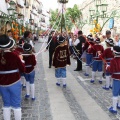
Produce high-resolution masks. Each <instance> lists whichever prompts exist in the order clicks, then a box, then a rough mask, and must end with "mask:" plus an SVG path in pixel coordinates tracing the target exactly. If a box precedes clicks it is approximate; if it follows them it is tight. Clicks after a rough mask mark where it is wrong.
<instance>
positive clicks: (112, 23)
mask: <svg viewBox="0 0 120 120" xmlns="http://www.w3.org/2000/svg"><path fill="white" fill-rule="evenodd" d="M113 27H114V18H111V19H110V20H109V28H110V29H112V28H113Z"/></svg>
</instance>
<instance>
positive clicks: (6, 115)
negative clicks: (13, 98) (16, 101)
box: [3, 107, 11, 120]
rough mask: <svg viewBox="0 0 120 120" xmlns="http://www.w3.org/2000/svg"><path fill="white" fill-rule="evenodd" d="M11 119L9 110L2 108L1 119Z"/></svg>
mask: <svg viewBox="0 0 120 120" xmlns="http://www.w3.org/2000/svg"><path fill="white" fill-rule="evenodd" d="M10 117H11V108H10V107H8V108H7V107H6V108H5V107H4V108H3V118H4V120H10Z"/></svg>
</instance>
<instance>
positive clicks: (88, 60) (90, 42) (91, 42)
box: [83, 35, 94, 76]
mask: <svg viewBox="0 0 120 120" xmlns="http://www.w3.org/2000/svg"><path fill="white" fill-rule="evenodd" d="M90 45H92V46H93V45H94V39H93V37H92V35H88V36H87V42H86V43H85V45H84V47H83V52H84V51H85V50H86V72H85V74H84V75H85V76H89V70H90V64H91V63H92V60H93V54H92V53H89V52H88V48H89V46H90Z"/></svg>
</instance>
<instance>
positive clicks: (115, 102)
mask: <svg viewBox="0 0 120 120" xmlns="http://www.w3.org/2000/svg"><path fill="white" fill-rule="evenodd" d="M117 101H118V97H113V110H115V111H116V109H117Z"/></svg>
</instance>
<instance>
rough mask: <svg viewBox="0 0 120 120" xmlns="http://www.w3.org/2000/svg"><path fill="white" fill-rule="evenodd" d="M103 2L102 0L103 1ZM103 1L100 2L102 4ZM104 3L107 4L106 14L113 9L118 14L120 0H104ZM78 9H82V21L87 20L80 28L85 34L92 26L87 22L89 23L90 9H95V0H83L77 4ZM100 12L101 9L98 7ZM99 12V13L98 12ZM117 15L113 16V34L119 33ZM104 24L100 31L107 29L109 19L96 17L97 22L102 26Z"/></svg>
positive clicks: (103, 31)
mask: <svg viewBox="0 0 120 120" xmlns="http://www.w3.org/2000/svg"><path fill="white" fill-rule="evenodd" d="M101 1H102V0H101ZM103 2H104V1H103ZM103 2H102V3H101V4H103ZM106 3H107V4H108V7H107V12H106V13H107V15H108V16H110V15H111V13H112V12H113V10H115V11H116V12H117V14H118V15H116V16H120V14H119V11H120V1H119V0H106ZM79 8H80V10H81V11H82V21H83V22H84V21H87V23H86V24H85V25H84V27H83V28H82V30H83V31H84V33H85V34H89V33H90V29H92V28H93V27H94V25H92V24H89V23H90V13H89V10H90V9H95V1H94V0H85V1H84V2H83V3H82V4H81V5H79ZM98 11H99V12H100V11H101V9H98ZM100 14H101V13H100ZM119 20H120V18H119V17H114V26H113V29H111V31H112V34H113V36H114V35H115V33H120V24H119ZM105 22H106V24H105V25H104V27H103V30H102V33H103V34H105V31H106V30H109V29H110V28H109V20H108V18H100V17H99V19H98V23H99V24H100V25H101V26H102V25H103V24H104V23H105Z"/></svg>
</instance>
